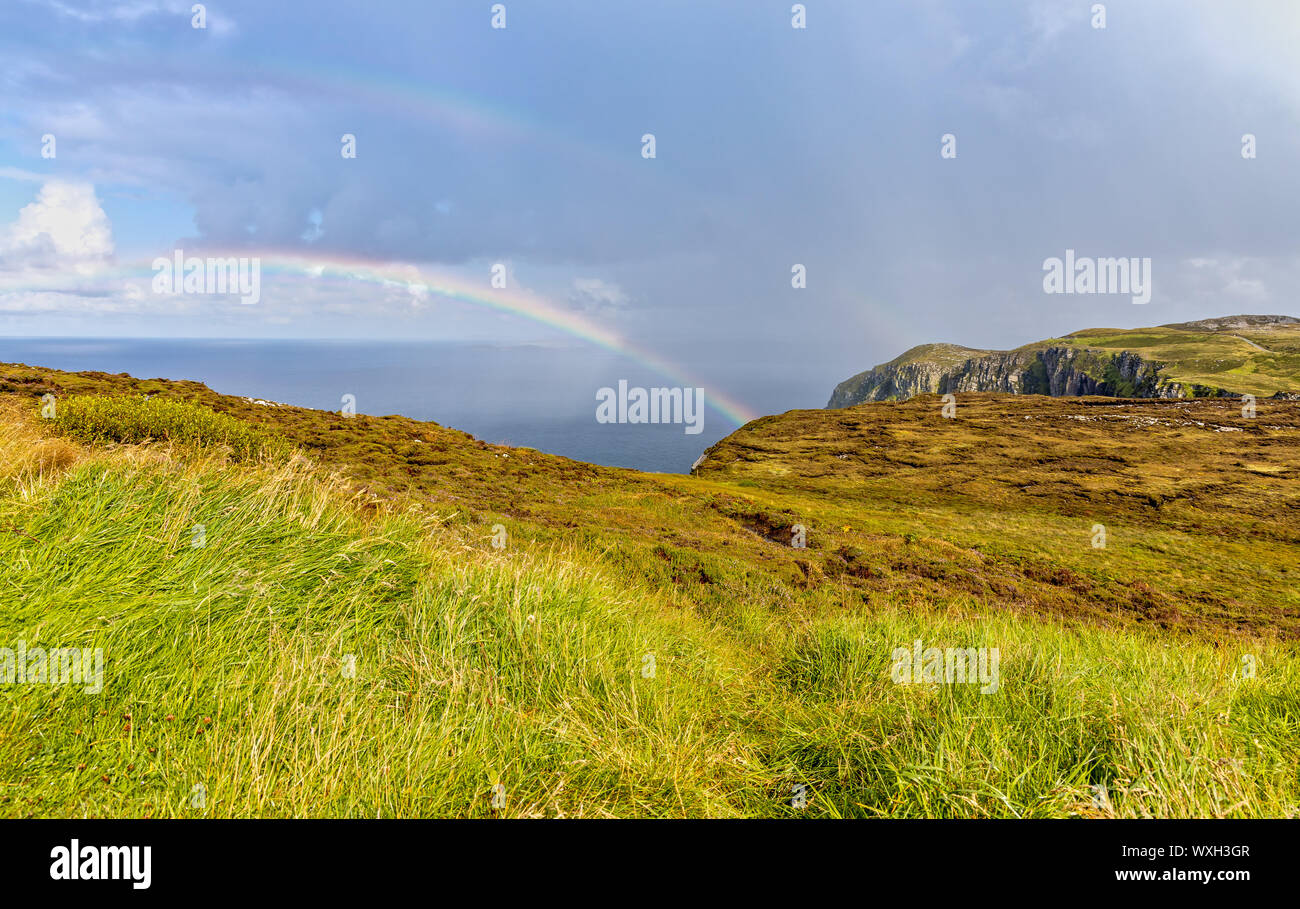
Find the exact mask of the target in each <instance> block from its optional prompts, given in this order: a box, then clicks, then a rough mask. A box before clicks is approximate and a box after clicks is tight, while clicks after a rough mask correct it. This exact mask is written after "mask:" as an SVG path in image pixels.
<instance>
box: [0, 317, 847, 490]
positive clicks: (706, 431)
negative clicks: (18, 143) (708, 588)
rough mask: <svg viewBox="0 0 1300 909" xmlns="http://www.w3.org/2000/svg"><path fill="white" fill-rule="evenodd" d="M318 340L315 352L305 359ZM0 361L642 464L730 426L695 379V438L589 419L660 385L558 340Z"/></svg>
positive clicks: (752, 380) (68, 354) (33, 347)
mask: <svg viewBox="0 0 1300 909" xmlns="http://www.w3.org/2000/svg"><path fill="white" fill-rule="evenodd" d="M326 347H327V348H330V349H331V356H330V358H329V359H328V360H324V359H322V358H321V357H320V356H319V351H320V349H321V348H326ZM575 351H580V352H581V354H582V355H581V356H574V353H575ZM0 362H5V363H23V364H25V365H27V366H33V367H46V368H51V369H59V370H63V371H67V372H104V373H109V374H117V373H127V374H129V375H131V376H133V377H134V378H137V379H154V378H158V379H169V380H172V381H195V382H202V383H203V384H204V385H207V386H208V387H209V388H211V389H212V390H213V391H216V392H218V393H221V394H230V395H237V396H240V397H245V398H254V399H260V400H265V401H272V402H275V403H279V404H287V405H291V406H295V407H307V408H311V409H315V410H339V409H340V408H341V407H342V406H343V398H344V396H345V395H351V396H352V397H353V398H354V399H355V406H356V411H357V412H358V413H362V414H369V415H372V416H388V415H401V416H405V417H409V418H411V419H416V420H424V421H431V422H435V423H438V424H439V425H441V426H446V427H449V428H452V429H457V430H461V431H463V432H467V433H469V434H471V435H473V436H474V437H476V438H478V439H481V440H483V441H485V442H490V443H494V444H503V445H510V446H514V447H522V448H534V449H537V450H538V451H543V452H546V453H548V454H555V455H561V456H564V457H568V458H573V459H574V460H578V461H584V462H587V463H592V464H600V465H603V466H607V467H623V468H629V469H634V470H642V471H647V472H653V473H689V472H690V469H691V465H692V464H693V463H694V462H695V461H696V459H698V458H699V457H700V455H702V454H703V453H704V451H705V450H706V449H707V448H708V447H710V446H711V445H713V444H714V443H716V442H717V441H719V440H720V439H723V438H725V437H726V436H727V435H729V434H730V433H732V432H734V431H735V430H736V429H737V428H738V426H739V425H740V424H739V423H738V422H737V421H736V420H735V419H733V418H730V417H728V416H727V415H726V414H724V413H722V412H720V411H719V409H718V408H717V407H716V406H715V405H714V404H713V403H712V402H711V399H710V392H711V390H712V389H711V388H710V387H709V385H708V384H706V385H704V386H703V387H704V388H705V399H706V407H705V413H704V418H703V421H702V427H701V431H700V432H699V433H697V434H691V433H687V432H686V428H687V427H686V426H684V425H682V424H674V423H660V424H627V423H600V422H598V421H597V419H596V408H597V399H596V394H597V391H598V390H599V389H601V388H605V387H609V388H616V387H617V385H618V383H619V382H620V381H625V382H627V383H628V384H629V385H632V386H641V387H645V388H653V387H666V386H671V385H673V384H674V382H673V380H672V379H670V378H667V377H665V376H663V375H660V374H657V373H656V372H655V371H654V370H652V369H649V368H647V367H646V366H645V365H644V364H641V363H638V362H636V361H634V360H633V359H631V358H629V357H626V356H622V355H619V354H615V353H612V352H609V351H601V350H592V349H590V348H587V347H580V346H578V345H574V344H570V343H565V342H554V343H552V342H546V341H538V342H517V343H511V342H492V341H483V340H463V341H461V340H426V339H394V340H366V339H360V340H353V339H347V338H181V337H167V336H155V337H148V336H140V337H121V338H106V337H76V336H44V337H42V336H21V337H20V336H8V337H0ZM723 371H724V372H726V373H727V374H729V375H730V376H731V379H730V380H729V381H728V382H727V386H728V388H729V390H730V389H731V388H740V389H741V392H742V394H743V393H744V392H745V391H746V390H747V389H748V390H750V391H752V392H754V393H753V394H751V395H749V397H750V398H752V399H754V400H757V401H759V402H770V409H769V408H768V407H765V406H761V405H760V407H761V412H762V413H779V412H783V411H785V410H791V409H797V408H799V407H801V406H802V407H808V408H812V407H821V406H822V405H823V404H824V399H825V396H826V394H828V393H829V388H830V385H827V384H826V383H824V382H823V380H821V379H820V378H815V377H807V378H804V379H803V381H802V383H801V384H792V380H791V377H790V376H789V375H786V374H781V375H780V376H779V378H778V379H776V380H773V379H772V377H771V374H772V372H773V370H772V368H771V366H770V365H768V364H745V363H743V362H742V363H733V364H729V365H728V366H727V367H726V368H725V370H723ZM538 376H541V377H542V378H543V379H544V381H538V380H537V377H538ZM765 378H766V381H764V379H765ZM832 384H833V383H832ZM823 386H825V387H823ZM819 397H820V398H821V400H818V398H819ZM801 399H802V400H801Z"/></svg>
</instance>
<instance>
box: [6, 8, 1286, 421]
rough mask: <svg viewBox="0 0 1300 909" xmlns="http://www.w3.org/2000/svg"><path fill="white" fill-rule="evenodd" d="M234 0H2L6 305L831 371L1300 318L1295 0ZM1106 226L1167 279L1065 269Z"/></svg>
mask: <svg viewBox="0 0 1300 909" xmlns="http://www.w3.org/2000/svg"><path fill="white" fill-rule="evenodd" d="M194 6H195V4H194V3H193V2H191V0H2V2H0V92H2V95H3V99H4V100H3V104H2V105H0V336H3V335H9V336H79V337H139V336H148V337H204V338H213V337H219V338H234V337H238V338H245V337H247V338H256V337H274V338H365V339H391V340H393V341H410V340H419V339H430V340H432V339H437V340H461V339H463V340H472V341H495V342H501V343H542V344H547V343H553V344H561V345H573V348H574V350H575V351H577V352H579V353H580V352H581V350H583V349H584V347H585V346H594V347H601V348H605V349H608V350H619V351H624V352H628V353H629V354H631V355H634V356H636V357H638V358H639V359H641V360H642V361H643V362H647V363H650V364H652V365H662V366H664V369H665V370H666V371H668V372H671V373H674V374H680V375H685V374H687V373H688V372H689V373H691V374H705V375H709V376H711V377H712V378H713V379H714V380H715V381H717V382H720V383H722V384H723V385H725V384H726V383H727V377H726V376H725V375H724V374H723V373H724V372H725V369H724V367H722V366H719V365H718V364H725V363H736V362H738V361H740V360H743V361H745V362H746V363H747V365H748V368H749V369H750V371H751V372H752V370H753V369H754V368H755V367H760V368H761V367H763V366H764V365H765V364H766V365H768V366H770V369H771V370H772V372H773V373H774V374H782V373H784V374H788V375H792V376H793V375H801V376H805V377H806V376H808V375H815V376H818V377H820V376H822V375H824V376H825V377H826V382H827V384H826V390H827V393H828V394H829V390H830V387H831V386H832V385H833V384H834V383H835V382H838V381H839V380H840V379H842V378H845V377H847V376H848V375H851V374H853V373H856V372H859V371H861V370H863V369H866V368H868V367H870V366H872V365H875V364H877V363H880V362H883V361H885V360H888V359H890V358H892V357H894V356H895V355H897V354H898V353H900V352H901V351H903V350H904V349H906V348H908V347H911V346H913V345H915V344H920V343H925V342H931V341H948V342H953V343H960V344H965V345H967V346H972V347H981V348H984V347H988V348H1009V347H1015V346H1018V345H1020V344H1023V343H1027V342H1029V341H1033V340H1038V339H1041V338H1046V337H1052V336H1057V335H1060V334H1064V333H1067V332H1070V331H1074V330H1078V329H1082V328H1088V327H1098V326H1115V327H1135V326H1141V325H1153V324H1162V323H1168V322H1175V321H1185V320H1189V319H1195V318H1203V317H1208V316H1216V315H1226V314H1232V313H1242V312H1248V313H1282V314H1290V315H1296V314H1300V312H1298V309H1300V308H1298V307H1297V305H1296V297H1295V294H1294V288H1295V287H1296V286H1298V281H1300V218H1298V217H1297V212H1298V211H1300V180H1297V179H1296V167H1297V164H1298V162H1300V67H1297V66H1296V65H1295V62H1294V61H1295V51H1294V49H1295V48H1296V47H1297V46H1300V4H1296V3H1294V2H1291V0H1234V2H1227V0H1216V2H1201V0H1141V2H1129V0H1124V2H1112V3H1107V4H1104V7H1105V10H1104V13H1105V22H1104V26H1105V27H1104V28H1101V27H1097V25H1098V21H1099V20H1098V14H1097V11H1096V10H1095V7H1096V6H1097V4H1095V3H1093V2H1077V0H1020V2H1012V0H990V2H974V0H896V2H894V0H879V2H877V0H808V2H805V3H804V4H802V6H803V7H804V8H805V15H804V24H805V25H806V27H803V28H795V27H792V26H793V25H794V24H795V22H794V18H795V17H794V15H793V13H792V7H794V6H796V4H792V3H790V2H785V0H655V2H653V3H632V2H609V0H504V2H503V3H502V4H501V6H503V7H504V11H505V19H504V26H505V27H504V28H496V27H493V26H494V18H496V20H497V21H496V23H495V24H498V25H499V24H501V22H500V17H499V15H498V14H497V13H496V12H494V10H493V6H494V4H493V3H491V2H481V0H421V2H414V0H410V2H398V0H368V2H366V3H364V4H352V3H348V4H344V3H326V2H320V0H310V2H308V0H277V2H275V3H268V2H265V0H214V2H210V3H206V4H203V14H204V18H203V22H202V24H203V25H204V26H205V27H203V28H196V27H194V26H195V24H196V21H195V12H194ZM647 134H651V135H653V137H654V156H653V157H647V155H646V145H645V141H644V137H645V136H646V135H647ZM1247 134H1249V135H1251V136H1253V137H1254V140H1253V142H1254V156H1253V157H1247V156H1245V155H1243V141H1244V140H1243V137H1244V136H1246V135H1247ZM344 136H351V137H354V139H355V151H356V155H355V157H345V156H344V154H343V149H344V138H343V137H344ZM945 136H951V137H952V139H951V140H949V141H948V148H949V150H951V149H952V148H955V156H952V155H948V156H945V155H944V154H943V151H944V148H945V140H944V137H945ZM50 137H52V139H53V143H52V145H51V142H50V141H49V139H50ZM51 152H52V156H51ZM178 249H180V250H183V251H184V254H185V255H187V256H199V257H206V256H226V255H232V256H244V257H248V258H250V259H252V258H254V257H256V258H258V260H259V261H260V263H261V276H262V277H261V289H260V299H259V300H258V302H256V303H255V304H251V305H249V304H244V303H241V301H240V299H239V298H238V297H237V296H213V295H178V294H173V293H159V292H157V290H156V288H155V286H154V285H153V283H152V282H153V278H154V271H153V263H154V262H155V260H157V259H158V258H159V257H162V258H167V259H170V258H171V257H172V256H173V254H174V252H175V251H176V250H178ZM1067 249H1072V250H1075V251H1076V254H1077V255H1078V256H1085V257H1086V256H1091V257H1111V256H1116V257H1134V258H1149V259H1150V260H1151V276H1152V278H1151V281H1152V295H1151V300H1150V302H1149V303H1146V304H1135V303H1133V301H1132V299H1131V297H1130V296H1128V295H1124V294H1093V295H1059V294H1049V293H1046V292H1045V291H1044V287H1043V276H1044V271H1043V265H1044V262H1045V260H1047V259H1049V258H1051V257H1061V256H1063V255H1064V254H1065V251H1066V250H1067ZM797 265H802V266H803V267H804V270H805V272H806V286H804V287H794V286H792V274H793V272H792V269H794V268H795V266H797ZM494 267H498V270H497V272H496V274H497V275H498V276H504V281H505V285H506V286H505V287H504V288H502V287H494V286H493V284H492V279H493V275H494V271H493V269H494ZM819 381H820V379H819ZM727 391H728V393H729V394H731V395H732V396H733V397H734V398H735V399H737V400H738V401H743V399H744V397H745V389H744V388H729V389H727ZM817 403H820V402H817Z"/></svg>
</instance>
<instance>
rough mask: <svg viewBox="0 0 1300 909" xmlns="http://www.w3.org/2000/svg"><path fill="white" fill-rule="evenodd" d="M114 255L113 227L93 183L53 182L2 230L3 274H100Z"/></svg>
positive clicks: (0, 247) (0, 243) (0, 230)
mask: <svg viewBox="0 0 1300 909" xmlns="http://www.w3.org/2000/svg"><path fill="white" fill-rule="evenodd" d="M112 255H113V228H112V225H111V224H109V221H108V215H106V214H105V213H104V209H103V208H102V207H101V206H100V204H99V199H97V198H96V197H95V187H93V186H91V185H90V184H88V183H69V182H64V181H61V180H51V181H49V182H47V183H46V184H45V185H44V186H42V187H41V190H40V193H39V194H38V195H37V197H36V201H35V202H32V203H31V204H30V205H27V206H25V207H24V208H23V209H22V210H21V211H19V212H18V220H17V221H15V222H14V223H12V224H10V225H8V226H6V227H4V228H0V269H3V270H7V271H12V270H26V269H33V268H34V269H68V268H70V269H73V270H76V271H78V272H80V273H83V274H84V273H87V272H89V271H94V270H95V269H96V267H97V266H99V265H102V264H104V263H105V262H107V261H108V260H109V259H110V258H111V257H112Z"/></svg>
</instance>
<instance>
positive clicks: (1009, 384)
mask: <svg viewBox="0 0 1300 909" xmlns="http://www.w3.org/2000/svg"><path fill="white" fill-rule="evenodd" d="M905 356H906V355H905ZM901 359H903V358H900V360H901ZM970 391H995V392H1004V393H1007V394H1040V395H1053V396H1061V395H1113V396H1116V397H1133V398H1182V397H1187V396H1188V395H1193V394H1194V395H1197V396H1201V397H1204V396H1206V395H1211V396H1213V395H1219V394H1222V395H1226V394H1228V392H1225V391H1222V390H1221V389H1206V388H1201V387H1199V386H1198V387H1197V388H1195V389H1190V388H1186V387H1184V386H1183V385H1182V384H1180V383H1177V382H1171V381H1168V380H1166V379H1163V378H1161V376H1160V364H1159V363H1154V362H1151V361H1149V360H1145V359H1143V358H1142V357H1140V356H1138V355H1137V354H1135V353H1132V352H1131V351H1122V352H1119V353H1111V352H1109V351H1096V350H1089V349H1087V348H1079V347H1045V348H1040V349H1037V350H1019V351H1007V352H999V353H990V354H985V355H982V356H976V357H971V358H970V359H968V360H966V361H965V362H963V363H960V364H958V365H955V366H954V365H949V364H942V363H932V362H925V361H914V362H897V361H896V362H894V363H887V364H885V365H883V366H877V367H876V368H875V369H872V370H869V371H867V372H864V373H861V374H859V375H856V376H854V377H853V378H851V379H846V380H845V381H843V382H841V383H840V384H839V385H837V386H836V387H835V391H834V392H833V393H832V394H831V399H830V401H829V402H828V403H827V405H826V406H827V407H830V408H835V407H852V406H853V405H854V404H861V403H864V402H866V401H887V400H906V399H907V398H910V397H912V396H913V395H918V394H927V393H929V394H948V393H954V394H955V393H957V392H970Z"/></svg>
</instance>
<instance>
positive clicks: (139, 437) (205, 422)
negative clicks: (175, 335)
mask: <svg viewBox="0 0 1300 909" xmlns="http://www.w3.org/2000/svg"><path fill="white" fill-rule="evenodd" d="M54 425H55V427H56V429H57V430H58V431H59V432H61V433H62V434H64V435H66V436H69V437H71V438H74V439H80V440H81V441H84V442H148V441H155V440H156V441H167V442H174V443H178V444H182V445H194V446H199V447H204V446H225V447H226V448H229V449H230V452H231V454H232V456H233V457H234V458H235V459H236V460H247V459H252V458H257V457H261V456H263V455H268V454H275V453H283V452H286V451H287V450H288V448H289V446H288V443H287V442H285V440H283V439H280V438H278V437H276V436H274V435H272V434H271V433H269V432H267V431H266V430H264V429H261V428H259V427H257V426H253V425H251V424H249V423H245V422H243V421H242V420H238V419H236V418H234V417H231V416H228V415H227V414H223V413H217V412H216V411H215V410H212V409H210V408H208V407H204V406H202V405H200V404H188V403H186V402H184V401H173V400H170V399H168V398H143V397H136V396H132V395H113V396H106V395H74V396H72V397H67V398H62V399H60V400H59V401H58V402H57V404H56V408H55V417H54Z"/></svg>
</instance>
